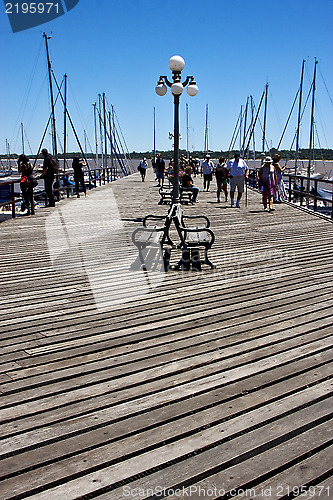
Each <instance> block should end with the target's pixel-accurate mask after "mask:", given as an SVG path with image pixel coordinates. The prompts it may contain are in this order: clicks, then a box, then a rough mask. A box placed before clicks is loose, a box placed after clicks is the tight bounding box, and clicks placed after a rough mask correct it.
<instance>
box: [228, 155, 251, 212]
mask: <svg viewBox="0 0 333 500" xmlns="http://www.w3.org/2000/svg"><path fill="white" fill-rule="evenodd" d="M227 169H228V170H229V172H230V199H231V206H232V207H233V206H234V196H235V191H236V187H237V202H236V207H237V208H240V206H239V202H240V199H241V197H242V194H243V193H244V184H245V178H246V179H247V178H248V176H249V167H248V166H247V164H246V163H245V161H244V160H243V159H242V158H241V157H240V154H239V153H235V158H234V159H233V160H230V161H229V162H228V165H227Z"/></svg>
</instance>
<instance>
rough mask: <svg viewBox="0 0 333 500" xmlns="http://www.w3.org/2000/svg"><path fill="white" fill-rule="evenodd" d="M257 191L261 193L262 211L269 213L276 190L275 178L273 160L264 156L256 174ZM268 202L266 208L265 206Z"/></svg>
mask: <svg viewBox="0 0 333 500" xmlns="http://www.w3.org/2000/svg"><path fill="white" fill-rule="evenodd" d="M258 184H259V190H260V192H261V193H262V203H263V205H264V210H266V211H268V212H271V211H272V210H274V209H273V197H274V194H275V193H276V189H277V177H276V171H275V167H274V165H273V160H272V158H271V157H270V156H266V158H265V159H264V163H263V164H262V165H261V167H260V169H259V172H258ZM267 202H268V206H267Z"/></svg>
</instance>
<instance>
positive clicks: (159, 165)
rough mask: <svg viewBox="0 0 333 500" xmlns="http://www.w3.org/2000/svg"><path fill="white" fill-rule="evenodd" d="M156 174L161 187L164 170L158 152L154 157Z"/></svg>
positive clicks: (162, 161)
mask: <svg viewBox="0 0 333 500" xmlns="http://www.w3.org/2000/svg"><path fill="white" fill-rule="evenodd" d="M155 165H156V175H157V180H158V186H159V187H161V186H162V187H163V184H164V172H165V162H164V160H163V158H162V156H161V153H158V155H157V158H156V162H155Z"/></svg>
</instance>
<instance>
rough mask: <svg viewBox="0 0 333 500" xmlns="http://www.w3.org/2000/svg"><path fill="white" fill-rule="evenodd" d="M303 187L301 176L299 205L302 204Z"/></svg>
mask: <svg viewBox="0 0 333 500" xmlns="http://www.w3.org/2000/svg"><path fill="white" fill-rule="evenodd" d="M303 189H304V179H303V177H301V194H300V200H299V204H300V206H303Z"/></svg>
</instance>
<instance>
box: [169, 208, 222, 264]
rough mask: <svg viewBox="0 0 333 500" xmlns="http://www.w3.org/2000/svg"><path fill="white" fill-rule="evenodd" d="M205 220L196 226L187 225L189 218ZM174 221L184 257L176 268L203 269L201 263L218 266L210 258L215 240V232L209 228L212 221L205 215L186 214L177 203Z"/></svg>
mask: <svg viewBox="0 0 333 500" xmlns="http://www.w3.org/2000/svg"><path fill="white" fill-rule="evenodd" d="M200 219H201V220H203V221H204V222H203V223H201V224H198V225H195V226H187V225H186V223H185V221H187V220H197V221H198V220H200ZM173 221H174V224H175V226H176V229H177V232H178V235H179V238H180V243H179V245H178V248H181V249H182V258H181V260H180V261H179V262H178V264H177V265H176V266H175V269H183V270H189V269H190V267H191V265H192V269H196V270H201V264H207V265H209V266H210V267H211V268H212V269H215V268H216V266H215V265H214V264H212V262H211V261H210V260H209V258H208V250H209V249H210V248H211V247H212V246H213V243H214V241H215V236H214V233H213V231H212V230H211V229H209V226H210V221H209V219H208V217H206V216H205V215H194V216H184V214H183V210H182V208H181V206H180V205H176V208H175V211H174V215H173ZM200 248H203V249H204V259H203V260H201V259H200Z"/></svg>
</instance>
